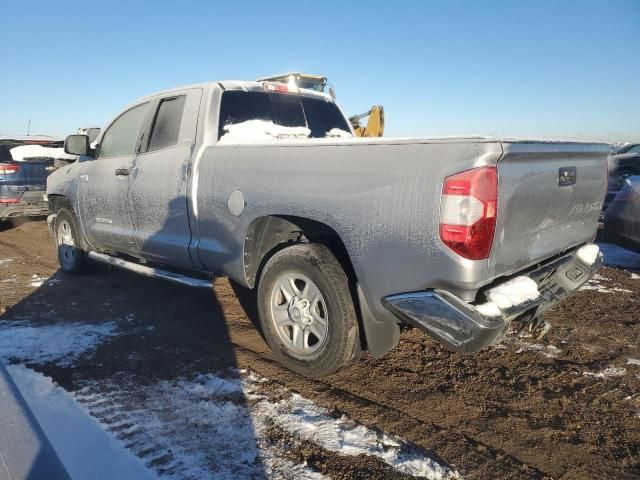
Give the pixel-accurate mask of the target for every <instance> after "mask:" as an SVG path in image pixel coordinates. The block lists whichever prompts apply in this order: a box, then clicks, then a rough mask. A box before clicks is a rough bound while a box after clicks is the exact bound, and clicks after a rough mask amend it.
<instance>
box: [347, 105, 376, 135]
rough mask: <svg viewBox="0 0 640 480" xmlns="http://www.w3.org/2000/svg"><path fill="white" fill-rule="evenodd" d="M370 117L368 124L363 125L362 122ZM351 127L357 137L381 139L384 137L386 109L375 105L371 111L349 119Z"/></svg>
mask: <svg viewBox="0 0 640 480" xmlns="http://www.w3.org/2000/svg"><path fill="white" fill-rule="evenodd" d="M367 117H369V119H368V120H367V124H366V125H363V124H362V122H361V120H364V119H365V118H367ZM349 121H350V122H351V126H352V127H353V130H354V131H355V132H356V136H357V137H381V136H382V135H384V107H383V106H382V105H374V106H373V107H371V108H370V109H369V111H367V112H364V113H361V114H359V115H353V116H351V117H349Z"/></svg>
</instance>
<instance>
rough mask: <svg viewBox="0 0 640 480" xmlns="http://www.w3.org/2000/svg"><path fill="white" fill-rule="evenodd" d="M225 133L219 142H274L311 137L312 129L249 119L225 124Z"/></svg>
mask: <svg viewBox="0 0 640 480" xmlns="http://www.w3.org/2000/svg"><path fill="white" fill-rule="evenodd" d="M224 131H225V132H227V133H225V134H224V135H223V136H222V137H221V138H220V140H219V141H218V143H219V144H223V145H224V144H240V143H256V142H265V141H266V142H272V141H277V140H292V139H300V138H309V135H310V134H311V130H309V129H308V128H306V127H284V126H282V125H276V124H275V123H273V122H270V121H266V120H247V121H246V122H241V123H235V124H232V125H225V126H224Z"/></svg>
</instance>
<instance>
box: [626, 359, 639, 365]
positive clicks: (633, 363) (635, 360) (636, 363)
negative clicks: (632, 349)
mask: <svg viewBox="0 0 640 480" xmlns="http://www.w3.org/2000/svg"><path fill="white" fill-rule="evenodd" d="M627 365H638V366H640V360H638V359H637V358H627Z"/></svg>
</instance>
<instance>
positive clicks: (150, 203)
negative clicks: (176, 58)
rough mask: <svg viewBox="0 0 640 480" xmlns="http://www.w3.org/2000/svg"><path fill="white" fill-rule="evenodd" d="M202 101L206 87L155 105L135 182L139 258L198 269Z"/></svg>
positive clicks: (133, 202)
mask: <svg viewBox="0 0 640 480" xmlns="http://www.w3.org/2000/svg"><path fill="white" fill-rule="evenodd" d="M201 98H202V89H190V90H185V91H182V92H172V93H171V94H170V95H168V96H164V97H161V98H158V99H157V100H155V101H154V102H153V105H152V111H153V113H152V115H151V116H150V117H149V118H150V119H151V121H150V122H149V125H148V127H147V131H148V134H147V135H146V137H145V138H146V140H144V141H143V142H142V145H141V149H140V154H139V155H138V156H137V157H136V159H135V161H134V162H133V165H132V170H131V176H130V178H129V182H130V187H129V188H130V201H131V212H132V219H133V223H134V234H135V240H136V247H135V248H136V253H135V254H136V255H137V256H139V257H142V258H145V259H148V260H153V261H157V262H161V263H167V264H171V265H176V266H183V267H191V266H192V262H191V258H190V256H189V243H190V241H191V230H190V226H189V215H188V210H187V180H188V178H189V174H190V168H189V166H190V161H191V154H192V152H193V148H194V146H195V141H196V128H197V121H198V112H199V109H200V101H201Z"/></svg>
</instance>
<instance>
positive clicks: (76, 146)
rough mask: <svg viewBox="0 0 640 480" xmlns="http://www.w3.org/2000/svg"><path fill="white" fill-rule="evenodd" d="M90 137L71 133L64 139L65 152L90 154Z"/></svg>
mask: <svg viewBox="0 0 640 480" xmlns="http://www.w3.org/2000/svg"><path fill="white" fill-rule="evenodd" d="M90 150H91V148H90V147H89V137H88V136H87V135H69V136H68V137H67V139H66V140H65V141H64V153H68V154H70V155H89V151H90Z"/></svg>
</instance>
